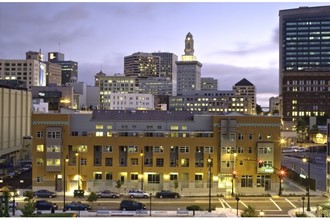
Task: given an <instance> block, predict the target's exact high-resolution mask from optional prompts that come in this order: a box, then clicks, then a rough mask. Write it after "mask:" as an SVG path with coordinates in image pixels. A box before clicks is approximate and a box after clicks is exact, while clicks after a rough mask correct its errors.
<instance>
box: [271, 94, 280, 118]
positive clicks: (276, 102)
mask: <svg viewBox="0 0 330 220" xmlns="http://www.w3.org/2000/svg"><path fill="white" fill-rule="evenodd" d="M269 112H270V114H272V115H276V114H277V115H279V113H280V98H279V97H278V96H277V97H270V99H269Z"/></svg>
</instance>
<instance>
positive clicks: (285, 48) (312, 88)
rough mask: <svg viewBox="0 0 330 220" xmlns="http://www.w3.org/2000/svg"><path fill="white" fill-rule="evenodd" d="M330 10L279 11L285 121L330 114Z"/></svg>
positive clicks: (301, 9)
mask: <svg viewBox="0 0 330 220" xmlns="http://www.w3.org/2000/svg"><path fill="white" fill-rule="evenodd" d="M329 13H330V6H322V7H300V8H295V9H287V10H281V11H279V23H280V26H279V40H280V42H279V50H280V66H279V71H280V72H279V83H280V85H279V88H280V91H279V93H280V99H281V113H282V114H283V120H292V121H295V122H296V121H297V118H298V117H303V116H324V115H325V114H328V113H329V112H330V98H329V97H330V52H329V49H330V17H329Z"/></svg>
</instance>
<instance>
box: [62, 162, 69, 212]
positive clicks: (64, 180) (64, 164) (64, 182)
mask: <svg viewBox="0 0 330 220" xmlns="http://www.w3.org/2000/svg"><path fill="white" fill-rule="evenodd" d="M68 161H69V159H68V156H66V158H65V159H64V163H63V212H65V211H66V209H65V192H66V173H65V167H66V163H67V162H68Z"/></svg>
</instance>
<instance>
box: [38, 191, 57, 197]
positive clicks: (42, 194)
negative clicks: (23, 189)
mask: <svg viewBox="0 0 330 220" xmlns="http://www.w3.org/2000/svg"><path fill="white" fill-rule="evenodd" d="M33 194H34V196H35V197H37V198H53V197H56V193H55V192H51V191H49V190H46V189H41V190H37V191H35V192H34V193H33Z"/></svg>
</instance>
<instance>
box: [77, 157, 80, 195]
mask: <svg viewBox="0 0 330 220" xmlns="http://www.w3.org/2000/svg"><path fill="white" fill-rule="evenodd" d="M76 160H77V163H78V190H80V161H79V153H78V152H76Z"/></svg>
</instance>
